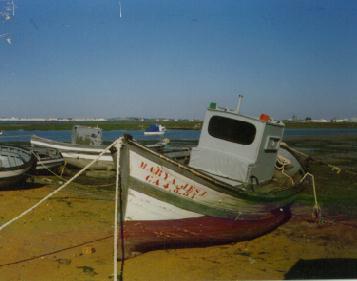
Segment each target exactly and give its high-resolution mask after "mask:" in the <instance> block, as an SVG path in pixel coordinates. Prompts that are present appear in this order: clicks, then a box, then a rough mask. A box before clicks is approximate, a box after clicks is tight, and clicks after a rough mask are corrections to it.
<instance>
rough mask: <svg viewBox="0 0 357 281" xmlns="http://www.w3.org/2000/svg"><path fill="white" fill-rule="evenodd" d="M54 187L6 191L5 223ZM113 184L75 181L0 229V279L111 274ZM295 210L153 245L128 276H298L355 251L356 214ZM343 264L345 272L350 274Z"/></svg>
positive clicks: (130, 265) (128, 265) (130, 264)
mask: <svg viewBox="0 0 357 281" xmlns="http://www.w3.org/2000/svg"><path fill="white" fill-rule="evenodd" d="M55 186H56V185H55V184H35V185H32V186H30V187H31V188H29V189H25V190H17V191H4V192H1V193H0V200H1V201H0V202H1V204H0V209H1V216H0V220H1V222H4V221H7V220H8V219H10V218H11V217H13V216H15V215H16V214H18V213H20V212H21V211H22V210H24V209H26V208H27V207H28V206H30V205H32V204H33V203H34V202H36V201H37V200H38V199H40V198H41V197H43V196H45V195H46V194H47V193H49V192H50V191H51V190H53V189H54V188H55ZM109 189H110V188H106V190H103V191H102V192H101V191H98V190H96V191H95V192H93V193H92V192H91V189H90V187H86V188H83V186H78V185H74V186H71V187H69V188H68V189H66V190H65V191H63V192H61V193H60V194H58V195H56V196H55V197H54V198H53V199H51V200H49V201H48V202H47V203H45V204H43V205H42V206H41V207H39V208H38V209H37V210H35V211H34V212H33V213H31V214H29V215H27V216H26V217H25V218H23V219H21V220H19V221H17V222H16V223H14V224H13V225H11V226H10V227H8V228H7V229H5V230H4V231H2V232H1V233H0V234H1V235H0V253H1V255H0V280H111V279H113V275H112V274H113V236H112V233H113V227H112V225H113V217H114V214H113V208H114V202H113V200H112V198H113V197H112V195H113V193H112V192H111V191H109ZM98 194H100V196H99V195H98ZM293 213H294V215H293V217H292V219H291V220H290V221H289V222H288V223H287V224H285V225H283V226H281V227H279V228H278V229H276V230H274V231H273V232H271V233H270V234H268V235H265V236H263V237H260V238H258V239H255V240H252V241H247V242H240V243H235V244H229V245H222V246H214V247H207V248H197V249H180V250H164V251H163V250H161V251H153V252H149V253H146V254H143V255H140V256H138V257H136V258H132V259H129V260H127V261H125V266H124V280H133V281H134V280H138V281H139V280H143V281H144V280H155V281H158V280H237V279H284V278H286V277H291V278H295V279H296V278H302V277H304V276H305V275H304V274H306V272H305V271H306V266H304V265H303V266H302V267H301V268H300V269H298V271H297V273H296V272H295V273H294V272H292V270H294V266H295V267H296V266H298V267H299V266H300V264H301V262H302V261H305V260H309V261H316V262H317V261H318V260H321V259H329V260H331V259H342V258H344V259H354V258H357V231H356V230H357V221H356V220H354V219H353V218H351V217H346V216H341V215H340V216H329V215H325V216H324V221H323V223H321V224H316V223H314V222H312V221H311V208H310V207H307V206H305V207H298V206H296V207H294V209H293ZM332 261H333V262H334V263H335V264H334V266H337V265H336V260H332ZM355 261H356V260H352V263H353V265H357V262H355ZM349 262H351V260H349ZM344 264H346V262H345V263H344ZM338 266H340V265H338ZM342 270H344V269H343V268H342V269H341V271H340V274H341V277H346V276H347V275H346V273H343V272H342ZM295 271H296V270H295ZM294 274H295V275H294ZM352 274H355V272H353V273H352ZM320 277H323V276H320ZM355 277H357V275H356V276H355Z"/></svg>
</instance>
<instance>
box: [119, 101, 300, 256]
mask: <svg viewBox="0 0 357 281" xmlns="http://www.w3.org/2000/svg"><path fill="white" fill-rule="evenodd" d="M283 131H284V124H283V123H281V122H278V121H272V120H270V118H269V117H268V116H267V115H262V116H261V118H260V119H256V118H251V117H246V116H243V115H241V114H239V107H238V108H237V109H236V110H228V109H226V108H218V107H217V106H216V105H215V104H211V106H210V107H209V109H208V111H207V113H206V116H205V120H204V123H203V128H202V131H201V135H200V140H199V144H198V146H197V147H194V148H193V149H192V151H191V155H190V159H189V164H188V165H184V164H182V163H180V162H178V161H175V160H172V159H170V158H169V157H167V156H165V155H163V154H160V153H157V152H155V151H153V150H151V149H150V148H148V147H145V146H142V145H140V144H138V143H137V142H135V141H134V140H132V139H131V138H130V137H128V136H127V137H125V138H124V139H122V145H121V148H120V166H119V169H120V187H121V196H120V201H121V209H122V212H120V214H121V220H122V221H123V222H124V227H123V231H124V233H123V236H124V245H125V257H130V256H133V255H134V254H135V253H138V252H145V251H149V250H152V249H160V248H181V247H192V246H206V245H213V244H222V243H229V242H235V241H240V240H246V239H252V238H255V237H258V236H260V235H263V234H265V233H267V232H269V231H271V230H273V229H274V228H276V227H277V226H279V225H281V224H282V223H284V222H286V221H287V219H288V218H289V217H290V208H289V206H290V204H291V203H292V202H293V200H294V198H295V197H296V195H297V194H298V193H299V192H300V191H301V186H302V185H301V184H300V179H301V178H302V175H303V174H304V169H303V167H302V166H301V165H300V163H299V162H298V160H297V159H296V158H295V156H294V155H293V153H292V152H290V151H289V150H288V149H286V148H282V147H280V141H281V139H282V136H283ZM113 152H114V159H116V152H115V150H113Z"/></svg>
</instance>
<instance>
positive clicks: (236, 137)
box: [208, 116, 256, 145]
mask: <svg viewBox="0 0 357 281" xmlns="http://www.w3.org/2000/svg"><path fill="white" fill-rule="evenodd" d="M208 133H209V134H210V135H211V136H212V137H214V138H217V139H222V140H225V141H229V142H233V143H237V144H242V145H249V144H252V143H253V141H254V138H255V133H256V128H255V126H254V125H253V124H251V123H248V122H245V121H238V120H234V119H230V118H226V117H221V116H213V117H212V118H211V120H210V121H209V124H208Z"/></svg>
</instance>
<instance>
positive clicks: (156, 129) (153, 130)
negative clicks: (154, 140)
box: [144, 124, 166, 136]
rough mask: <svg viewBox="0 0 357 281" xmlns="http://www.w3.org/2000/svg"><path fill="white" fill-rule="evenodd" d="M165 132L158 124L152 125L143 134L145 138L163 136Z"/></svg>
mask: <svg viewBox="0 0 357 281" xmlns="http://www.w3.org/2000/svg"><path fill="white" fill-rule="evenodd" d="M165 132H166V128H165V127H164V126H162V125H160V124H152V125H150V126H149V128H147V129H146V130H145V132H144V135H146V136H157V135H163V134H165Z"/></svg>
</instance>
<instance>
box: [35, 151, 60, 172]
mask: <svg viewBox="0 0 357 281" xmlns="http://www.w3.org/2000/svg"><path fill="white" fill-rule="evenodd" d="M29 150H30V151H31V152H32V153H33V154H34V155H35V157H36V159H37V164H36V169H35V171H36V172H37V173H43V172H47V171H48V170H51V171H55V170H57V169H58V168H60V167H61V166H62V165H63V164H64V159H63V157H62V155H61V153H60V152H59V151H58V150H57V149H54V148H47V147H30V148H29Z"/></svg>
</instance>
